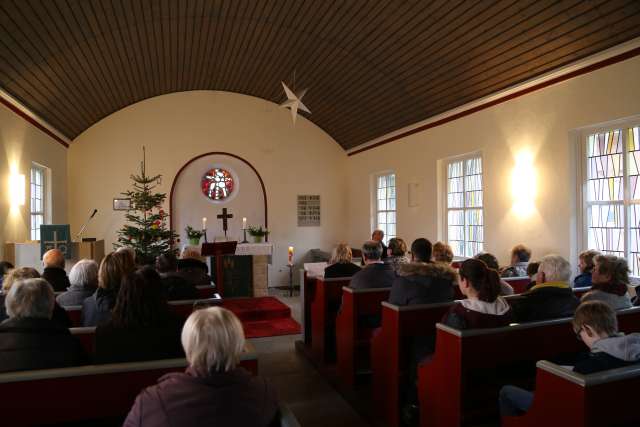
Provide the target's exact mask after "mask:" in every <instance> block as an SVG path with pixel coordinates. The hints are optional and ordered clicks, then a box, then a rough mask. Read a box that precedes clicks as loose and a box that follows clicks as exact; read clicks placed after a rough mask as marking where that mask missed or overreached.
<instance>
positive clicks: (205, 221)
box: [202, 218, 207, 230]
mask: <svg viewBox="0 0 640 427" xmlns="http://www.w3.org/2000/svg"><path fill="white" fill-rule="evenodd" d="M202 229H203V230H206V229H207V218H202Z"/></svg>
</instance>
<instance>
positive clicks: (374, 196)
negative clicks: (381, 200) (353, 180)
mask: <svg viewBox="0 0 640 427" xmlns="http://www.w3.org/2000/svg"><path fill="white" fill-rule="evenodd" d="M391 175H393V177H394V184H395V185H394V188H395V196H394V200H395V202H396V204H395V206H396V208H395V209H386V210H379V209H378V178H380V177H383V176H386V177H389V176H391ZM386 188H389V187H386ZM386 200H387V201H388V200H389V197H388V196H387V197H386ZM371 208H372V209H371V213H372V221H371V224H372V227H373V229H374V230H375V229H378V228H380V223H379V222H378V214H379V213H382V212H385V213H389V212H393V213H394V214H395V218H396V221H395V223H394V225H395V230H396V232H395V234H393V235H389V234H388V233H387V231H388V230H387V228H386V227H385V229H384V232H385V235H384V239H383V242H384V244H385V245H386V244H388V242H389V239H390V238H393V237H397V236H398V175H397V174H396V173H395V171H393V170H387V171H382V172H378V173H375V174H373V175H372V185H371ZM387 208H388V206H387ZM387 224H390V223H387Z"/></svg>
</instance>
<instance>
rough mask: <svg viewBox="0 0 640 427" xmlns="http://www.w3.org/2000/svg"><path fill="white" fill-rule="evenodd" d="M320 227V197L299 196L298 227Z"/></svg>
mask: <svg viewBox="0 0 640 427" xmlns="http://www.w3.org/2000/svg"><path fill="white" fill-rule="evenodd" d="M319 226H320V196H319V195H318V196H316V195H310V194H298V227H319Z"/></svg>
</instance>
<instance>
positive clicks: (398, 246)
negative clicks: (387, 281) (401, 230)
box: [384, 237, 409, 273]
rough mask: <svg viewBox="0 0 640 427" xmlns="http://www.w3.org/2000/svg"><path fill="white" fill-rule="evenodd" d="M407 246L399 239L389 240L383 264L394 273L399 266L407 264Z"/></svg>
mask: <svg viewBox="0 0 640 427" xmlns="http://www.w3.org/2000/svg"><path fill="white" fill-rule="evenodd" d="M406 254H407V244H406V243H405V242H404V240H402V239H400V238H399V237H394V238H393V239H389V247H388V248H387V257H386V258H385V259H384V262H385V263H387V264H389V265H390V266H391V268H393V271H395V272H396V273H397V272H398V271H399V270H400V266H401V265H403V264H407V263H408V262H409V260H408V259H407V255H406Z"/></svg>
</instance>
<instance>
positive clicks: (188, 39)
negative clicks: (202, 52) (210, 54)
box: [182, 0, 202, 90]
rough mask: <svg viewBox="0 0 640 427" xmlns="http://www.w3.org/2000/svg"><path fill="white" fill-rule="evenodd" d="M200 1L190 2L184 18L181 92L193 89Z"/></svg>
mask: <svg viewBox="0 0 640 427" xmlns="http://www.w3.org/2000/svg"><path fill="white" fill-rule="evenodd" d="M201 3H202V2H201V1H200V0H192V1H191V2H190V3H189V4H188V5H187V6H188V7H187V11H186V16H185V23H186V25H185V39H184V40H185V50H186V52H185V57H184V63H185V68H184V70H185V76H184V78H183V86H182V87H183V90H192V89H194V88H195V87H194V85H193V76H194V75H195V72H194V70H195V69H197V68H196V65H197V62H198V60H197V57H196V52H198V49H199V48H200V32H201V31H202V21H201V20H200V16H199V12H200V10H201V7H200V6H201Z"/></svg>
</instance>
